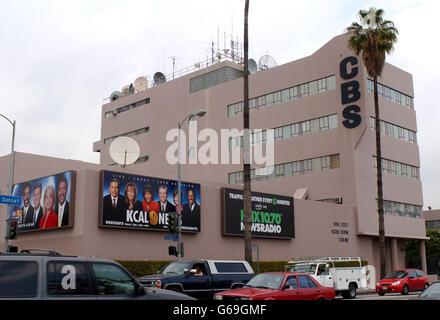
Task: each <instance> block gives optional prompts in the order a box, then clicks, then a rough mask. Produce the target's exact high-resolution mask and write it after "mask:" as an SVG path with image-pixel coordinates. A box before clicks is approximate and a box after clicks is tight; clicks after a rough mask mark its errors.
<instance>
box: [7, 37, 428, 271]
mask: <svg viewBox="0 0 440 320" xmlns="http://www.w3.org/2000/svg"><path fill="white" fill-rule="evenodd" d="M347 40H348V35H347V34H343V35H340V36H337V37H335V38H333V39H331V40H330V41H329V42H328V43H326V44H325V45H324V46H322V47H321V48H320V49H318V50H317V51H316V52H315V53H313V54H312V55H310V56H308V57H305V58H302V59H300V60H296V61H292V62H290V63H287V64H284V65H281V66H277V67H273V68H269V69H267V70H260V71H258V72H253V73H252V74H251V75H250V76H249V91H250V92H249V99H250V101H249V105H250V126H251V129H262V130H263V133H262V134H261V135H255V134H254V135H253V137H252V139H253V142H254V143H255V144H261V145H263V146H264V145H265V144H266V143H267V142H268V136H269V135H268V132H269V130H270V129H273V134H274V143H273V147H274V163H273V166H272V165H270V167H268V166H264V165H255V164H254V165H252V172H251V176H252V190H253V192H254V194H253V196H254V199H253V201H254V202H253V230H254V236H255V237H254V238H253V243H254V244H255V245H258V251H259V257H260V260H288V259H291V258H293V257H309V256H361V257H362V259H364V260H367V261H368V262H369V264H371V265H374V266H376V268H378V267H379V240H378V214H377V191H376V167H375V166H376V159H375V150H376V149H375V131H374V130H375V128H374V125H375V122H374V99H373V83H372V80H371V79H369V77H368V75H367V72H366V70H365V69H364V67H363V65H362V60H361V59H360V58H359V57H356V56H355V55H354V53H353V52H352V51H351V50H350V49H348V48H347ZM158 80H160V81H157V82H156V85H145V86H144V87H143V88H140V89H139V90H127V91H128V92H124V93H125V94H123V93H114V94H112V97H111V99H107V100H106V101H105V103H104V104H103V106H102V118H101V123H102V125H101V140H99V141H96V142H94V143H93V151H95V152H99V153H100V164H99V165H98V164H92V163H85V162H81V161H73V160H66V159H56V158H51V157H46V156H41V155H32V154H24V153H17V154H16V163H15V176H14V185H15V187H14V195H16V196H19V197H23V194H24V191H25V182H30V185H31V187H27V192H28V193H30V196H28V198H29V200H28V203H30V205H32V206H33V202H34V200H35V199H37V200H36V201H35V202H36V204H35V206H37V207H38V199H39V197H41V201H40V203H41V206H43V207H44V193H45V191H46V189H48V188H49V187H48V186H49V185H52V186H53V189H54V192H52V193H54V196H53V197H54V199H55V200H54V201H55V202H57V203H58V202H59V200H60V197H61V198H63V197H65V198H66V201H67V202H69V212H68V222H66V223H64V224H63V223H62V222H61V219H62V217H61V216H60V214H59V212H57V210H58V211H59V209H54V211H55V213H54V214H55V216H58V221H57V223H56V222H54V221H52V224H53V227H51V228H47V221H48V219H45V220H46V228H45V229H44V230H40V229H42V228H40V227H41V226H43V224H44V223H43V222H41V220H40V221H37V220H38V219H39V218H38V217H37V216H36V215H34V219H33V220H27V221H30V222H29V223H27V224H26V223H24V219H25V217H24V209H22V207H23V203H22V204H21V206H15V207H14V208H12V209H11V210H10V209H9V208H8V207H7V206H5V205H2V206H1V208H0V210H1V216H2V217H5V216H6V215H7V214H11V215H13V216H15V217H17V218H20V219H22V220H23V221H22V223H23V226H22V229H21V231H20V233H19V237H18V239H17V240H12V241H10V243H11V244H15V245H18V246H19V248H35V247H37V248H49V249H52V250H55V251H59V252H62V253H66V254H75V255H85V256H96V257H106V258H113V259H121V260H145V259H148V260H156V259H160V260H164V259H171V258H172V257H170V256H169V255H168V246H170V245H173V244H175V243H174V242H173V241H172V240H165V236H166V235H168V234H169V233H168V229H167V219H168V217H167V214H166V213H167V212H168V213H170V212H172V211H173V210H174V211H175V210H176V206H175V205H174V206H172V208H171V207H170V208H168V209H165V211H164V212H162V211H163V210H162V208H159V207H154V206H156V205H154V206H153V205H152V204H149V202H148V201H147V200H146V199H145V198H144V195H145V194H146V193H145V190H147V189H148V186H149V188H150V189H148V190H150V191H152V192H150V195H149V196H152V198H153V199H154V202H156V203H159V202H160V201H161V199H160V197H161V195H162V196H163V197H165V198H166V199H165V200H166V201H168V202H169V203H171V204H174V202H173V192H174V190H176V188H177V184H176V180H177V165H176V164H170V163H169V162H168V161H167V158H166V155H167V150H168V148H170V146H171V145H172V144H173V143H176V142H175V141H167V134H168V133H169V131H170V130H171V129H175V128H177V127H178V123H179V122H180V121H182V120H183V119H184V118H185V117H186V116H187V115H189V114H191V113H192V112H194V111H196V110H197V109H204V110H206V111H207V112H206V114H205V115H204V116H203V117H200V118H197V132H199V133H200V132H202V130H203V129H208V128H209V129H213V130H214V131H215V132H217V134H218V137H220V132H221V130H224V129H230V130H232V129H241V128H242V127H243V115H242V113H243V66H242V64H239V63H236V62H234V61H228V60H227V59H224V60H223V61H222V60H220V61H216V62H215V63H211V64H209V65H207V66H203V67H199V68H195V69H194V70H193V72H190V73H187V74H184V75H182V76H179V77H176V78H175V79H171V80H170V79H168V80H167V81H164V79H163V78H162V79H160V78H159V79H158ZM138 88H139V87H138ZM378 89H379V95H380V96H379V104H380V108H381V132H382V136H381V139H382V152H383V171H384V172H383V186H384V199H385V201H384V211H385V233H386V234H385V235H386V249H387V251H386V259H387V267H388V269H389V270H391V268H393V269H396V268H403V267H405V251H404V244H405V242H406V241H407V240H410V239H416V240H419V241H420V249H421V252H422V257H424V255H425V240H426V239H427V238H426V231H425V221H424V220H423V219H422V217H421V213H422V205H423V197H422V183H421V181H420V176H419V168H420V157H419V146H418V141H417V126H416V112H415V109H414V100H413V97H414V89H413V81H412V75H411V74H409V73H408V72H405V71H403V70H401V69H399V68H397V67H395V66H393V65H390V64H388V63H386V64H385V67H384V71H383V75H382V77H381V78H379V88H378ZM191 123H192V124H193V122H191ZM182 129H183V130H184V131H185V133H186V137H183V138H188V136H189V132H188V131H189V130H190V129H189V128H188V122H186V123H185V124H183V126H182ZM123 136H128V137H131V138H133V139H134V140H135V141H136V142H137V143H138V145H139V149H140V155H139V158H138V160H137V161H136V162H135V163H134V164H132V165H129V166H126V167H122V166H120V165H118V164H116V163H115V161H114V160H113V159H112V157H111V156H110V151H109V149H110V146H111V145H112V144H111V142H112V141H113V140H115V139H116V138H118V137H123ZM205 141H206V140H205ZM242 141H243V140H242V137H241V136H235V137H230V138H229V139H228V148H227V150H226V156H229V155H230V154H232V153H233V152H234V150H236V149H239V150H240V149H241V147H242ZM219 142H220V138H219ZM204 143H205V142H204V141H203V139H202V138H201V137H200V135H199V141H198V142H196V144H195V145H194V144H193V145H192V148H191V141H188V139H186V140H185V145H184V146H183V151H182V154H183V155H184V156H185V157H186V158H187V159H186V163H185V162H183V163H184V164H182V166H181V169H182V181H183V182H184V183H183V185H182V186H183V193H182V203H183V207H182V210H183V222H184V228H183V235H182V241H183V242H184V246H185V248H184V255H185V256H184V258H188V259H191V258H215V259H243V256H244V241H243V238H242V237H241V236H240V235H241V226H242V225H241V205H242V202H241V192H240V189H242V187H243V186H242V183H243V173H242V165H241V164H231V163H229V164H221V161H220V158H221V157H224V154H225V150H220V146H219V150H218V159H219V160H218V164H216V163H215V162H210V163H207V164H201V163H200V162H197V161H195V164H191V157H192V159H193V160H194V158H197V157H195V156H194V155H195V154H196V155H197V152H200V151H201V150H202V147H203V145H204ZM219 145H220V143H219ZM212 152H213V151H212V150H211V153H212ZM0 170H1V172H2V174H1V176H0V177H1V180H0V188H1V194H8V176H9V175H8V173H9V155H7V156H4V157H2V158H0ZM63 177H65V178H67V179H66V180H67V182H68V183H67V184H68V188H67V189H68V190H67V192H65V191H61V195H60V194H59V193H60V192H59V189H60V184H61V185H62V183H61V180H62V178H63ZM112 179H115V180H117V183H118V185H117V186H118V188H117V189H118V194H119V197H120V198H119V200H117V201H120V202H122V201H124V198H123V197H124V196H125V194H127V192H128V191H129V189H130V188H128V185H129V183H132V184H131V185H133V184H134V185H136V188H132V190H133V189H136V197H137V198H136V200H137V202H136V203H129V201H126V203H125V205H126V207H125V208H123V209H121V210H120V211H118V210H117V209H116V207H117V205H116V206H115V205H114V204H112V205H113V207H112V205H109V203H110V202H108V204H106V201H107V200H105V198H106V197H107V198H109V194H110V193H111V190H110V189H111V187H110V185H111V183H112ZM38 183H40V184H41V185H42V188H40V195H38V190H37V191H36V192H37V195H36V196H34V195H33V191H34V189H35V186H36V185H37V184H38ZM165 187H166V188H165ZM37 189H38V188H37ZM148 190H147V191H148ZM49 191H51V190H49ZM48 193H50V192H48ZM63 193H64V194H65V195H63ZM147 193H148V192H147ZM118 194H117V195H116V198H118ZM127 199H128V198H127ZM194 203H195V205H194ZM136 206H137V207H136ZM194 206H195V207H197V206H198V211H192V209H193V208H194ZM129 207H130V208H129ZM105 208H107V209H105ZM112 208H113V209H112ZM189 208H191V210H190V209H189ZM152 209H154V210H152ZM106 210H107V211H106ZM111 210H114V212H113V213H110V211H111ZM188 210H189V211H188ZM34 211H36V210H34ZM151 211H154V212H153V213H151ZM106 212H107V213H106ZM118 212H119V213H118ZM190 212H191V213H194V212H198V213H196V218H195V219H193V220H192V221H189V220H187V222H185V215H188V216H189V213H190ZM66 213H67V212H66V210H65V208H64V214H66ZM118 214H119V216H118ZM197 215H198V216H197ZM46 217H47V216H46ZM49 220H51V219H49ZM52 220H54V219H52ZM4 223H5V222H4V219H3V218H2V219H1V225H0V232H4V230H5V226H4ZM37 224H38V225H37ZM49 225H51V223H49ZM1 237H2V239H3V235H2V236H1ZM254 259H256V256H255V257H254ZM422 260H423V261H425V260H426V258H425V259H422ZM424 267H425V269H426V263H425V264H424Z"/></svg>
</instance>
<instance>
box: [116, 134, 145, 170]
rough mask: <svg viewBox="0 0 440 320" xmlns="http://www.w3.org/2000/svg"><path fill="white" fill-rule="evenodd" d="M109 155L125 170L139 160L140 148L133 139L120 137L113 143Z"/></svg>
mask: <svg viewBox="0 0 440 320" xmlns="http://www.w3.org/2000/svg"><path fill="white" fill-rule="evenodd" d="M109 153H110V156H111V158H112V159H113V161H115V162H116V163H117V164H120V165H122V167H123V168H125V167H126V166H127V165H130V164H133V163H135V162H136V160H137V159H138V158H139V154H140V148H139V144H138V143H137V142H136V140H134V139H133V138H130V137H119V138H116V139H115V140H113V142H112V143H111V145H110V148H109Z"/></svg>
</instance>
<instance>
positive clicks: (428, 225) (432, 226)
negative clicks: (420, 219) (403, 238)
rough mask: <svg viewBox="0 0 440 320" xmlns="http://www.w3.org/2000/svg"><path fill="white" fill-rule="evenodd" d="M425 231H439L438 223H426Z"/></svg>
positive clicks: (439, 224)
mask: <svg viewBox="0 0 440 320" xmlns="http://www.w3.org/2000/svg"><path fill="white" fill-rule="evenodd" d="M426 229H438V230H440V221H439V220H437V221H426Z"/></svg>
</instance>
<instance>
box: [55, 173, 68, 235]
mask: <svg viewBox="0 0 440 320" xmlns="http://www.w3.org/2000/svg"><path fill="white" fill-rule="evenodd" d="M67 190H68V183H67V179H66V178H65V177H62V178H61V179H60V180H59V181H58V188H57V195H58V201H57V204H56V206H55V213H56V215H57V216H58V227H64V226H67V225H68V224H69V201H67V200H66V196H67Z"/></svg>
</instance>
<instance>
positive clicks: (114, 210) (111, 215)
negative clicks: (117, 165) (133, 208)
mask: <svg viewBox="0 0 440 320" xmlns="http://www.w3.org/2000/svg"><path fill="white" fill-rule="evenodd" d="M119 187H120V184H119V180H117V179H111V180H110V183H109V186H108V189H109V192H110V194H108V195H106V196H105V197H104V198H103V221H104V222H105V221H125V216H126V212H125V210H126V207H127V206H126V204H125V198H124V196H122V195H120V194H119Z"/></svg>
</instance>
